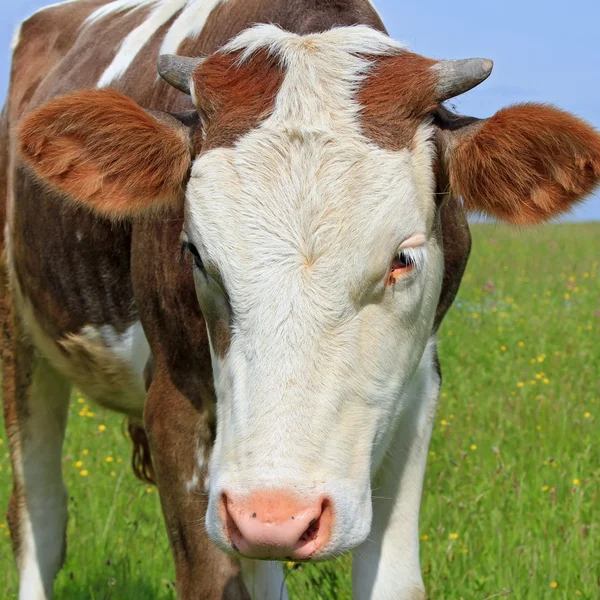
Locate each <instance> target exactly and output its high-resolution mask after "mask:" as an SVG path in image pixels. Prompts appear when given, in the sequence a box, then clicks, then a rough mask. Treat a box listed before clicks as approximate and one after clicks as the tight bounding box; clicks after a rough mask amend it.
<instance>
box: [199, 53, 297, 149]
mask: <svg viewBox="0 0 600 600" xmlns="http://www.w3.org/2000/svg"><path fill="white" fill-rule="evenodd" d="M238 60H239V53H237V52H236V53H231V54H225V53H221V52H219V53H216V54H214V55H212V56H210V57H209V58H208V59H207V60H206V61H204V62H203V63H202V64H201V65H200V67H198V69H196V72H195V73H194V77H193V79H194V92H195V95H196V103H197V105H198V106H199V107H201V110H202V113H203V116H204V117H205V133H206V135H205V140H206V141H205V144H204V146H203V150H204V151H206V150H209V149H211V148H220V147H228V146H231V145H233V144H234V143H235V141H236V140H238V139H239V138H240V137H241V136H242V135H244V134H245V133H247V132H248V131H250V130H251V129H254V128H255V127H257V126H258V125H259V123H260V122H261V120H264V119H265V118H267V117H268V116H269V114H270V113H271V111H272V110H273V108H274V105H275V97H276V96H277V93H278V92H279V88H280V87H281V83H282V82H283V78H284V77H285V73H284V71H283V69H282V67H281V66H280V65H279V64H278V62H277V61H276V59H274V58H271V57H269V55H268V53H267V51H266V50H260V51H259V52H257V53H256V54H254V55H253V56H252V57H251V58H249V59H248V60H247V61H245V62H244V63H242V64H238V62H237V61H238Z"/></svg>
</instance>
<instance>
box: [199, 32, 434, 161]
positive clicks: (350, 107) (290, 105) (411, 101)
mask: <svg viewBox="0 0 600 600" xmlns="http://www.w3.org/2000/svg"><path fill="white" fill-rule="evenodd" d="M434 64H435V62H434V61H432V60H429V59H426V58H424V57H422V56H419V55H417V54H413V53H410V52H408V51H407V50H405V49H404V47H403V46H402V45H400V44H399V43H397V42H395V41H394V40H392V39H391V38H389V37H388V36H387V35H385V34H383V33H381V32H379V31H376V30H374V29H371V28H370V27H366V26H355V27H341V28H336V29H332V30H329V31H326V32H324V33H317V34H312V35H306V36H300V35H297V34H293V33H290V32H286V31H283V30H281V29H279V28H277V27H275V26H272V25H258V26H255V27H253V28H251V29H249V30H246V31H245V32H243V33H242V34H240V35H239V36H238V37H236V38H234V40H233V41H231V42H230V43H229V44H228V45H227V46H225V47H224V48H223V49H222V50H221V51H219V52H217V53H216V54H214V55H212V56H210V57H209V58H208V59H207V60H205V61H204V62H203V64H202V65H201V66H200V67H199V68H198V69H197V70H196V72H195V73H194V78H193V86H192V87H193V95H194V98H195V101H196V103H197V105H198V107H199V109H200V110H201V112H203V113H204V115H205V116H206V117H207V118H206V136H205V140H204V147H203V148H202V150H204V151H206V150H207V149H211V148H215V147H220V146H221V147H222V146H231V145H233V144H235V143H236V142H237V141H238V139H239V138H240V137H241V136H243V135H244V134H246V133H248V131H250V130H251V129H253V128H255V127H258V126H263V125H264V126H266V127H292V128H309V129H317V130H323V131H332V132H335V134H336V135H338V136H342V135H348V134H358V133H362V134H363V135H364V136H365V137H367V138H368V139H370V140H371V141H372V142H373V143H375V144H377V145H379V146H380V147H387V148H392V149H401V148H404V147H406V146H408V145H409V144H410V142H411V139H412V137H413V136H414V134H415V132H416V129H417V128H418V126H419V125H420V124H421V123H422V122H423V119H424V118H425V117H426V116H427V115H428V113H430V112H431V111H432V110H433V108H435V106H436V101H435V84H436V79H435V75H434V72H433V71H432V70H431V67H432V66H433V65H434Z"/></svg>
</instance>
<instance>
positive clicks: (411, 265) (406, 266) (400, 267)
mask: <svg viewBox="0 0 600 600" xmlns="http://www.w3.org/2000/svg"><path fill="white" fill-rule="evenodd" d="M416 266H417V256H416V253H415V252H414V250H413V249H412V248H408V249H406V250H400V252H398V254H396V256H395V257H394V260H392V264H391V265H390V272H389V276H388V280H387V284H388V285H393V284H394V283H395V282H396V281H397V280H398V279H399V278H400V277H402V276H403V275H406V274H408V273H410V272H411V271H412V270H413V269H415V267H416Z"/></svg>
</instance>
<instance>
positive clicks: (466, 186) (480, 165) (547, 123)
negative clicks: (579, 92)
mask: <svg viewBox="0 0 600 600" xmlns="http://www.w3.org/2000/svg"><path fill="white" fill-rule="evenodd" d="M449 173H450V184H451V187H452V189H453V191H455V192H456V193H458V194H460V195H461V196H462V197H463V199H464V201H465V207H466V208H467V210H474V211H481V212H486V213H488V214H489V215H492V216H495V217H498V218H500V219H503V220H505V221H508V222H511V223H516V224H524V225H526V224H532V223H538V222H540V221H545V220H547V219H550V218H552V217H554V216H556V215H558V214H561V213H563V212H566V211H568V210H569V209H570V208H571V206H572V205H573V204H574V203H575V202H577V201H579V200H581V199H582V198H583V197H584V196H585V195H586V194H589V193H590V192H592V191H593V189H594V187H595V186H596V185H598V183H599V182H600V135H599V134H598V132H597V131H595V130H594V129H593V128H592V127H590V126H589V125H588V124H587V123H585V122H584V121H582V120H580V119H578V118H576V117H574V116H573V115H571V114H569V113H566V112H563V111H561V110H557V109H555V108H552V107H549V106H544V105H541V104H523V105H518V106H512V107H509V108H505V109H502V110H501V111H499V112H497V113H496V114H495V115H494V116H493V117H491V118H490V119H488V120H487V121H485V122H484V123H483V125H481V127H480V128H478V129H477V130H476V132H475V133H474V134H473V135H470V136H463V138H462V139H460V140H458V142H457V144H456V147H455V149H454V150H453V151H452V152H451V158H450V165H449Z"/></svg>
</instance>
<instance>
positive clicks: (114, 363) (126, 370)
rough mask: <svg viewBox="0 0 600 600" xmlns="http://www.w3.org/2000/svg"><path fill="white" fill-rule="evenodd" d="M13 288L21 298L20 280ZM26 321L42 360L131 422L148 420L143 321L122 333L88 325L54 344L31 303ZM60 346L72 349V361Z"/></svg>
mask: <svg viewBox="0 0 600 600" xmlns="http://www.w3.org/2000/svg"><path fill="white" fill-rule="evenodd" d="M10 262H11V261H9V264H10ZM12 287H13V290H14V292H15V293H16V294H17V295H20V293H19V290H18V285H17V283H16V280H14V278H13V282H12ZM21 317H22V319H23V322H24V325H25V329H26V331H27V333H28V334H29V336H30V337H31V338H32V341H33V342H34V343H35V346H36V347H37V348H38V349H39V351H40V352H41V353H42V355H43V356H44V357H45V358H46V359H48V361H49V362H50V363H51V364H52V366H53V367H54V368H55V369H57V370H58V371H59V372H60V373H62V374H63V375H64V376H66V377H68V378H69V379H70V380H71V381H73V383H74V384H75V385H77V387H79V388H80V389H81V390H82V391H83V392H84V393H85V394H86V395H87V396H88V397H89V398H90V399H91V400H94V401H95V402H97V403H99V404H101V405H103V406H108V407H109V408H112V409H115V410H120V411H122V412H124V413H126V414H128V415H129V416H131V417H135V418H138V419H140V418H141V417H142V411H143V407H144V400H145V397H146V392H145V384H144V367H145V365H146V362H147V361H148V358H149V357H150V346H149V345H148V341H147V340H146V336H145V334H144V331H143V329H142V326H141V324H140V322H139V321H136V322H135V323H133V324H132V325H131V326H130V327H129V328H128V329H127V330H126V331H124V332H123V333H122V334H119V333H118V332H117V331H115V329H114V328H113V327H112V326H110V325H104V326H102V327H100V328H96V327H93V326H91V325H86V326H85V327H83V328H82V329H81V331H80V332H79V333H77V334H71V335H69V336H68V337H66V338H63V339H60V340H54V339H52V338H50V337H49V336H48V335H46V333H45V332H44V331H43V329H42V328H41V327H40V325H39V323H38V321H37V318H36V316H35V314H34V311H33V309H32V306H31V303H30V302H29V301H28V300H27V299H26V298H24V299H22V300H21ZM60 346H62V347H63V348H66V349H68V356H69V358H67V356H66V355H65V353H64V352H63V351H62V350H61V348H60ZM90 354H91V355H93V356H94V361H95V363H94V364H95V366H96V368H94V369H90V368H89V363H88V362H87V357H88V356H89V355H90ZM106 373H109V374H110V375H111V377H112V379H111V378H108V377H107V376H106Z"/></svg>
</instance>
